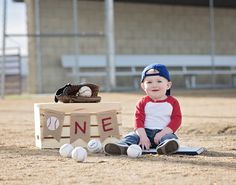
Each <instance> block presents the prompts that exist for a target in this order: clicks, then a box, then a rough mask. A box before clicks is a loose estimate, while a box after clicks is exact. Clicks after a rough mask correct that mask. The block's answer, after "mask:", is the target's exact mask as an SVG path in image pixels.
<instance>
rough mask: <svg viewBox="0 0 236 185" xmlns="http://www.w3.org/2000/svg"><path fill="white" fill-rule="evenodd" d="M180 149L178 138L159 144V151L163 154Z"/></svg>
mask: <svg viewBox="0 0 236 185" xmlns="http://www.w3.org/2000/svg"><path fill="white" fill-rule="evenodd" d="M178 149H179V143H178V140H176V139H167V140H165V141H164V142H162V143H161V144H160V145H158V146H157V148H156V150H157V153H158V154H160V155H162V154H166V155H169V154H173V153H175V152H176V151H177V150H178Z"/></svg>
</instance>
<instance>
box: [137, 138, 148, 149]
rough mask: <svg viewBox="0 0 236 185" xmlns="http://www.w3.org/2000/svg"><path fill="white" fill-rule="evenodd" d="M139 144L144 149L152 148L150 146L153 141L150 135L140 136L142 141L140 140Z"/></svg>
mask: <svg viewBox="0 0 236 185" xmlns="http://www.w3.org/2000/svg"><path fill="white" fill-rule="evenodd" d="M139 145H141V148H142V149H143V150H144V149H147V150H148V149H150V146H151V142H150V140H149V139H148V137H147V136H146V137H145V136H144V137H140V141H139Z"/></svg>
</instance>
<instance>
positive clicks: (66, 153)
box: [59, 144, 74, 157]
mask: <svg viewBox="0 0 236 185" xmlns="http://www.w3.org/2000/svg"><path fill="white" fill-rule="evenodd" d="M73 149H74V147H73V146H72V145H71V144H64V145H62V146H61V147H60V150H59V153H60V155H61V156H62V157H71V153H72V150H73Z"/></svg>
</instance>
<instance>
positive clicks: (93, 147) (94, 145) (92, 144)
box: [87, 139, 102, 153]
mask: <svg viewBox="0 0 236 185" xmlns="http://www.w3.org/2000/svg"><path fill="white" fill-rule="evenodd" d="M87 148H88V151H90V152H91V153H99V152H101V150H102V143H101V142H100V141H99V140H97V139H91V140H90V141H89V142H88V145H87Z"/></svg>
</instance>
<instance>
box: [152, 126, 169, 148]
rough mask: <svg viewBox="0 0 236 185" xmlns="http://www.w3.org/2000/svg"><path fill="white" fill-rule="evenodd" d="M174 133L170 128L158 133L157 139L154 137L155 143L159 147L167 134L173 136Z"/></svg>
mask: <svg viewBox="0 0 236 185" xmlns="http://www.w3.org/2000/svg"><path fill="white" fill-rule="evenodd" d="M171 133H173V131H172V130H171V128H169V127H165V128H164V129H163V130H162V131H160V132H158V133H156V135H155V137H154V143H155V144H156V145H158V144H159V143H160V141H161V138H162V137H163V136H164V135H166V134H171Z"/></svg>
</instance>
